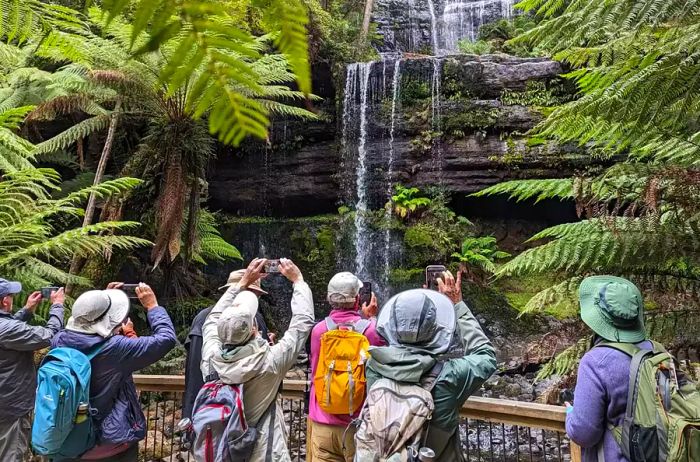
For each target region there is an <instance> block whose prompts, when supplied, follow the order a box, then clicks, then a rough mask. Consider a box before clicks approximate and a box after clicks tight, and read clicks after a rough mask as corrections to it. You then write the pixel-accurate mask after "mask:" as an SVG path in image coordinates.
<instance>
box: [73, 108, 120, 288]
mask: <svg viewBox="0 0 700 462" xmlns="http://www.w3.org/2000/svg"><path fill="white" fill-rule="evenodd" d="M121 106H122V102H121V100H119V99H118V100H117V104H115V105H114V111H112V115H111V116H110V120H109V129H108V130H107V138H106V139H105V144H104V146H103V147H102V154H101V155H100V161H99V163H98V164H97V170H96V171H95V179H94V180H93V182H92V185H93V186H96V185H98V184H100V183H102V178H103V177H104V174H105V170H106V169H107V161H109V156H110V155H111V154H112V145H113V144H114V135H115V134H116V132H117V126H118V125H119V110H120V109H121ZM81 141H82V140H81ZM81 144H82V143H81ZM96 202H97V196H96V195H95V193H94V192H93V193H92V194H90V198H89V199H88V203H87V207H86V208H85V217H84V218H83V226H89V225H91V224H92V219H93V217H94V215H95V203H96ZM84 263H85V261H84V259H83V258H81V257H79V256H77V255H76V256H74V257H73V260H72V261H71V264H70V270H68V274H77V273H78V272H79V271H80V269H81V268H82V267H83V265H84ZM72 291H73V286H72V285H71V284H69V285H68V286H67V287H66V293H67V294H69V295H70V293H71V292H72Z"/></svg>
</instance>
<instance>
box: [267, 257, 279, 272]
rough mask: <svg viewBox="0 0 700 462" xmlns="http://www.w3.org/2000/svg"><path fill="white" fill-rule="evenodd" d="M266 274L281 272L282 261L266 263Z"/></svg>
mask: <svg viewBox="0 0 700 462" xmlns="http://www.w3.org/2000/svg"><path fill="white" fill-rule="evenodd" d="M264 272H265V273H279V272H280V261H279V260H268V261H266V262H265V267H264Z"/></svg>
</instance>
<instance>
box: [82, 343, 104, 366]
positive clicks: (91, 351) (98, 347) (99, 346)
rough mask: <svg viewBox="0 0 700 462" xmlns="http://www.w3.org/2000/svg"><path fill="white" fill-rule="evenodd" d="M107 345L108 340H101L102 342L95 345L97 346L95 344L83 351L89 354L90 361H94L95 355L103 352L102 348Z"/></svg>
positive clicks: (86, 354)
mask: <svg viewBox="0 0 700 462" xmlns="http://www.w3.org/2000/svg"><path fill="white" fill-rule="evenodd" d="M105 345H107V342H106V341H104V342H100V343H98V344H97V345H95V346H93V347H92V348H90V349H89V350H88V351H86V352H85V353H83V354H84V355H85V356H87V359H88V360H89V361H92V359H93V358H94V357H95V356H97V355H98V354H100V352H101V351H102V349H103V348H104V347H105Z"/></svg>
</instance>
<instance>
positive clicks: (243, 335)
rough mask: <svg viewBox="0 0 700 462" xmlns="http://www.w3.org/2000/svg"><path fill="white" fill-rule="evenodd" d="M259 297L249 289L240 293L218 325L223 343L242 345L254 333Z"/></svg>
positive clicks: (225, 311)
mask: <svg viewBox="0 0 700 462" xmlns="http://www.w3.org/2000/svg"><path fill="white" fill-rule="evenodd" d="M257 313H258V297H257V296H256V295H255V294H254V293H253V292H250V291H248V290H246V291H243V292H241V293H239V294H238V295H237V296H236V298H235V299H234V300H233V305H232V306H230V307H229V308H226V309H225V310H224V312H223V313H222V314H221V317H220V318H219V322H218V323H217V325H216V329H217V332H218V334H219V340H221V344H222V345H242V344H244V343H246V342H247V341H248V340H250V338H251V337H252V335H253V327H255V315H256V314H257Z"/></svg>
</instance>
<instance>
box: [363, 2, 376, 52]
mask: <svg viewBox="0 0 700 462" xmlns="http://www.w3.org/2000/svg"><path fill="white" fill-rule="evenodd" d="M372 8H374V0H365V16H364V18H363V19H362V35H361V39H362V44H363V45H364V44H365V43H367V35H368V34H369V22H370V20H371V19H372Z"/></svg>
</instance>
